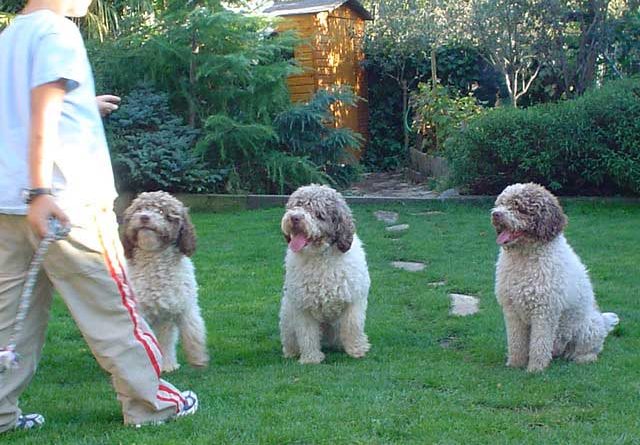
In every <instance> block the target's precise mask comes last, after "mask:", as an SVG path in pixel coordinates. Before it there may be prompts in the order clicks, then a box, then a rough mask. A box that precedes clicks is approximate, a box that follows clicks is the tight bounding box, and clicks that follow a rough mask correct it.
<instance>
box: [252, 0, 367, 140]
mask: <svg viewBox="0 0 640 445" xmlns="http://www.w3.org/2000/svg"><path fill="white" fill-rule="evenodd" d="M264 12H265V13H267V14H270V15H275V16H280V17H282V18H283V20H282V22H281V23H280V24H279V25H278V29H279V30H280V31H286V30H295V31H296V32H297V33H298V35H299V36H300V37H301V38H302V39H303V40H304V43H303V44H301V45H299V46H298V47H297V48H295V52H294V55H295V58H296V60H297V61H298V63H299V64H300V65H301V66H302V67H303V68H304V72H303V73H301V74H298V75H294V76H291V77H290V78H289V79H288V84H289V91H290V92H291V99H292V100H293V101H294V102H302V101H307V100H309V99H310V98H311V96H312V95H313V94H314V93H315V92H316V91H317V90H318V89H321V88H328V87H332V86H334V85H350V86H351V87H352V88H353V91H354V92H355V93H356V94H357V95H358V96H360V97H362V98H364V99H365V100H361V101H359V102H358V105H357V106H355V107H349V108H347V107H343V106H338V107H336V108H335V109H334V110H333V112H334V115H335V117H336V126H338V127H348V128H351V129H353V130H355V131H357V132H358V133H360V134H362V135H363V136H364V137H365V139H366V138H368V135H369V131H368V121H369V109H368V104H367V101H366V99H367V97H368V89H367V77H366V75H365V72H364V68H363V66H362V61H363V60H364V52H363V49H362V39H363V36H364V26H365V20H372V17H371V14H370V13H369V12H368V11H367V10H366V9H365V8H364V7H363V6H362V5H361V4H360V2H358V1H356V0H346V1H345V0H298V1H280V2H278V1H277V2H276V3H275V4H274V5H273V6H271V7H269V8H266V9H265V10H264Z"/></svg>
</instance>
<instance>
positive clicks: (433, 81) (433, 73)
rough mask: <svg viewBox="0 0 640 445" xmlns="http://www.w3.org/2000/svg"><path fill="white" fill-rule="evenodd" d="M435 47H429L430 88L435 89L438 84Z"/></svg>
mask: <svg viewBox="0 0 640 445" xmlns="http://www.w3.org/2000/svg"><path fill="white" fill-rule="evenodd" d="M436 55H437V54H436V46H435V45H433V46H432V47H431V88H435V87H436V83H437V82H438V65H437V60H436Z"/></svg>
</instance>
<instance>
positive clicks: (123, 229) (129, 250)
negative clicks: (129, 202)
mask: <svg viewBox="0 0 640 445" xmlns="http://www.w3.org/2000/svg"><path fill="white" fill-rule="evenodd" d="M132 214H133V206H129V207H128V208H127V209H126V210H125V211H124V214H123V215H122V224H121V225H120V242H121V243H122V247H123V248H124V257H125V258H126V259H128V260H129V259H131V257H133V249H134V247H136V243H135V241H134V240H133V239H132V238H131V236H129V235H127V232H128V230H127V227H128V226H129V223H130V222H131V215H132Z"/></svg>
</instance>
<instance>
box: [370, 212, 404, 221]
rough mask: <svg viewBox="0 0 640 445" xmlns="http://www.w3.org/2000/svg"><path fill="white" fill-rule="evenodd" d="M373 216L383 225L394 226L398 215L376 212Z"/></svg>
mask: <svg viewBox="0 0 640 445" xmlns="http://www.w3.org/2000/svg"><path fill="white" fill-rule="evenodd" d="M373 215H374V216H375V217H376V219H377V220H378V221H383V222H384V223H385V224H395V223H396V222H397V221H398V214H397V213H396V212H388V211H386V210H377V211H375V212H374V213H373Z"/></svg>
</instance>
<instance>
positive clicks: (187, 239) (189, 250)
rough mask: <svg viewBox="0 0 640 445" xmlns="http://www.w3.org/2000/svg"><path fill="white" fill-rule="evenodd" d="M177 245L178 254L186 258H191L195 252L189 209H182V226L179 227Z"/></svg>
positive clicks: (194, 238) (194, 239)
mask: <svg viewBox="0 0 640 445" xmlns="http://www.w3.org/2000/svg"><path fill="white" fill-rule="evenodd" d="M177 243H178V249H180V252H182V253H183V254H185V255H186V256H191V255H193V252H195V251H196V229H195V227H193V223H192V222H191V217H190V216H189V209H187V208H186V207H184V208H183V209H182V226H181V227H180V233H179V234H178V242H177Z"/></svg>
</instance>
